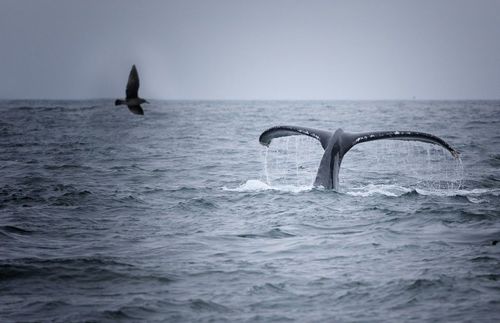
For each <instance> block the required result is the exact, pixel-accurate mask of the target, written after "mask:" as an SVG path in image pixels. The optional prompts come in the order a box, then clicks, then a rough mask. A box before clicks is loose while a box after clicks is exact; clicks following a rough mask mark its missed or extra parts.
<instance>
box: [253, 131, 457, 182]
mask: <svg viewBox="0 0 500 323" xmlns="http://www.w3.org/2000/svg"><path fill="white" fill-rule="evenodd" d="M294 135H305V136H309V137H312V138H314V139H317V140H319V142H320V143H321V146H322V147H323V149H324V154H323V157H322V158H321V163H320V164H319V168H318V172H317V174H316V179H315V180H314V186H315V187H323V188H325V189H334V190H338V189H339V171H340V165H341V163H342V159H343V158H344V156H345V154H346V153H347V152H348V151H349V150H350V149H351V148H352V147H354V146H355V145H357V144H361V143H365V142H369V141H374V140H382V139H391V140H407V141H421V142H426V143H430V144H434V145H438V146H441V147H443V148H444V149H446V150H447V151H449V152H450V154H451V155H452V156H453V157H454V158H459V155H460V153H459V152H458V151H457V150H456V149H454V148H452V147H451V146H450V145H449V144H448V143H447V142H446V141H444V140H443V139H441V138H439V137H437V136H434V135H431V134H428V133H424V132H417V131H372V132H362V133H349V132H344V130H342V129H340V128H339V129H337V130H336V131H335V132H330V131H324V130H318V129H313V128H306V127H298V126H276V127H272V128H269V129H267V130H265V131H264V132H262V134H261V135H260V137H259V143H260V144H262V145H264V146H266V147H269V145H270V144H271V141H272V140H273V139H275V138H280V137H286V136H294Z"/></svg>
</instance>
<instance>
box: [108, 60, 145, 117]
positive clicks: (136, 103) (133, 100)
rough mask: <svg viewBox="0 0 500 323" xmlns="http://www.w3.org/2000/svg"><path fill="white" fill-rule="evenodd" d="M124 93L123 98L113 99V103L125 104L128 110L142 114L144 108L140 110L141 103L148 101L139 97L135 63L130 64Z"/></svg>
mask: <svg viewBox="0 0 500 323" xmlns="http://www.w3.org/2000/svg"><path fill="white" fill-rule="evenodd" d="M125 94H126V98H125V100H121V99H118V100H115V105H126V106H127V107H128V109H129V110H130V112H132V113H134V114H140V115H143V114H144V110H142V107H141V104H142V103H149V102H148V101H146V100H144V99H143V98H140V97H139V74H138V73H137V69H136V67H135V65H132V69H131V70H130V74H129V76H128V82H127V88H126V90H125Z"/></svg>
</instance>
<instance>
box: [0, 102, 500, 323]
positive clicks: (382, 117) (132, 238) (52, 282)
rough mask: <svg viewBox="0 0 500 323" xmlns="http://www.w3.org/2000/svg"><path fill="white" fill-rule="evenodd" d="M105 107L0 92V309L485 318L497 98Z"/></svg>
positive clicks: (146, 315) (144, 316)
mask: <svg viewBox="0 0 500 323" xmlns="http://www.w3.org/2000/svg"><path fill="white" fill-rule="evenodd" d="M112 104H113V102H112V100H109V101H108V100H97V101H0V112H1V114H2V118H1V120H0V135H1V137H2V140H1V141H0V178H1V179H2V180H1V182H0V214H1V216H0V319H1V321H2V322H4V321H5V322H9V321H61V322H68V321H116V320H123V321H138V320H140V321H161V322H163V321H217V322H218V321H265V322H270V321H285V320H292V321H302V322H305V321H308V322H310V321H377V322H386V321H394V322H400V321H410V320H415V321H497V320H498V319H500V314H499V312H498V310H497V309H498V306H499V304H500V296H499V295H500V293H499V291H500V283H499V268H500V256H499V245H498V244H497V245H495V244H494V242H495V241H498V240H500V218H499V212H498V210H499V209H500V199H499V195H500V155H499V151H500V134H499V131H498V124H499V121H500V102H499V101H375V102H371V101H311V102H309V101H288V102H285V101H257V102H254V101H220V102H219V101H155V102H153V103H152V104H150V105H146V106H145V107H144V110H145V116H144V117H142V118H141V117H137V116H135V115H132V114H131V113H130V112H129V111H128V110H127V109H126V108H123V107H114V106H113V105H112ZM280 124H289V125H301V126H307V127H312V128H318V129H323V130H330V131H334V130H336V129H337V128H343V129H344V130H345V131H347V132H362V131H370V130H374V131H376V130H415V131H422V132H428V133H432V134H434V135H437V136H439V137H441V138H443V139H444V140H445V141H447V142H448V143H449V144H450V145H451V146H453V147H454V148H456V149H457V150H458V151H460V152H461V160H460V161H457V160H454V159H453V158H452V157H451V156H450V155H449V153H447V152H446V151H443V150H442V149H441V148H439V147H437V146H432V145H429V144H423V143H409V142H400V141H378V142H370V143H364V144H360V145H357V146H356V147H354V148H353V149H352V150H351V151H350V152H349V153H347V154H346V156H345V158H344V161H343V163H342V167H341V170H340V187H341V189H340V191H339V192H335V191H333V190H325V189H321V188H313V187H312V182H313V181H314V177H315V175H316V170H317V167H318V165H319V161H320V159H321V156H322V154H323V151H322V148H321V145H320V144H319V143H318V142H317V141H316V140H314V139H312V138H309V137H288V138H280V139H277V140H273V142H272V144H271V145H270V147H269V148H265V147H263V146H261V145H260V144H259V143H258V137H259V135H260V133H261V132H262V131H263V130H265V129H267V128H268V127H271V126H275V125H280Z"/></svg>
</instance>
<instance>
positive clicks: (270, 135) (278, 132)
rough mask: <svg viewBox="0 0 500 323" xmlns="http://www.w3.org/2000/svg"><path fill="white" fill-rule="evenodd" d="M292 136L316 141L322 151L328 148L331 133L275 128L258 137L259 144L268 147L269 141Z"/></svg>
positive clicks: (316, 130)
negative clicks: (303, 136)
mask: <svg viewBox="0 0 500 323" xmlns="http://www.w3.org/2000/svg"><path fill="white" fill-rule="evenodd" d="M294 135H305V136H309V137H312V138H315V139H318V140H319V142H321V146H322V147H323V149H326V147H327V146H328V141H329V140H330V137H331V136H332V135H333V133H331V132H329V131H323V130H318V129H313V128H305V127H296V126H277V127H272V128H269V129H267V130H266V131H264V132H263V133H262V134H261V135H260V137H259V142H260V143H261V145H264V146H269V144H270V143H271V140H273V139H274V138H280V137H286V136H294Z"/></svg>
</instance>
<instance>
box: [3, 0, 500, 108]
mask: <svg viewBox="0 0 500 323" xmlns="http://www.w3.org/2000/svg"><path fill="white" fill-rule="evenodd" d="M0 44H1V45H0V68H1V69H0V71H1V76H2V77H1V79H0V98H54V99H55V98H60V99H82V98H102V97H106V98H114V97H117V96H123V95H124V89H125V84H126V81H127V77H128V73H129V71H130V67H131V65H132V64H133V63H135V64H136V65H137V68H138V71H139V75H140V77H141V89H140V94H141V96H143V97H146V98H157V99H318V100H322V99H409V98H412V97H413V96H415V97H416V98H417V99H499V98H500V1H499V0H496V1H492V0H470V1H461V0H423V1H417V0H415V1H405V0H397V1H385V0H379V1H355V0H354V1H352V0H351V1H333V0H331V1H319V0H311V1H301V0H296V1H295V0H286V1H285V0H252V1H240V0H203V1H202V0H196V1H193V0H178V1H112V0H107V1H106V0H90V1H83V0H82V1H73V0H54V1H49V0H33V1H28V0H0Z"/></svg>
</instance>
